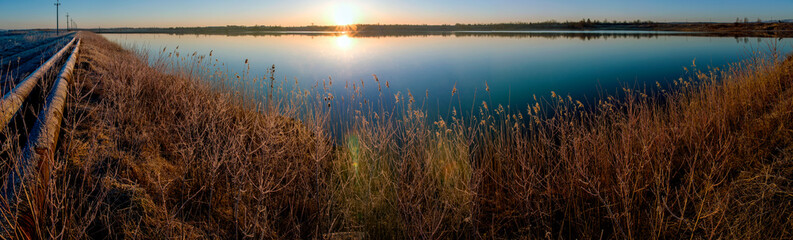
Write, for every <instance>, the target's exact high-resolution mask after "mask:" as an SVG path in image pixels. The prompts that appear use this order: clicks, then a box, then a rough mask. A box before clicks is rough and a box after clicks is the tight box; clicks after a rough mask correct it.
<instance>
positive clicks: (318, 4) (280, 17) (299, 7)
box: [0, 0, 793, 29]
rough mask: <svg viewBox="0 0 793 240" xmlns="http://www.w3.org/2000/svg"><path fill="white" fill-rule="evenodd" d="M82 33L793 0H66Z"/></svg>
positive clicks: (647, 12) (12, 20)
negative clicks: (347, 16) (343, 17)
mask: <svg viewBox="0 0 793 240" xmlns="http://www.w3.org/2000/svg"><path fill="white" fill-rule="evenodd" d="M54 2H55V1H54V0H0V29H19V28H52V27H54V25H55V6H53V3H54ZM61 3H62V5H61V11H60V13H61V14H60V16H61V24H62V25H65V16H66V12H68V13H69V14H70V15H71V16H73V17H74V19H75V20H76V21H77V23H78V26H79V27H91V28H93V27H150V26H151V27H171V26H221V25H230V24H231V25H283V26H298V25H300V26H302V25H310V24H312V23H314V24H317V25H326V24H334V23H335V22H334V19H337V16H334V15H339V14H340V13H339V12H340V11H339V10H336V9H339V6H348V7H346V8H349V9H353V10H347V11H342V12H343V13H341V14H348V12H352V13H349V14H352V15H354V16H353V17H354V19H355V22H356V23H383V24H386V23H406V24H417V23H427V24H442V23H448V24H454V23H490V22H514V21H545V20H550V19H556V20H562V21H563V20H578V19H581V18H592V19H606V18H608V19H610V20H612V19H617V20H635V19H643V20H654V21H723V22H732V21H734V20H735V18H736V17H740V18H744V17H747V18H749V19H750V20H752V21H754V20H756V19H757V18H762V19H764V20H765V19H790V18H793V0H699V1H697V0H653V1H646V0H520V1H519V0H401V1H396V0H394V1H371V0H370V1H364V0H336V1H333V0H331V1H309V0H279V1H267V0H265V1H262V0H259V1H256V0H191V1H188V0H63V1H61Z"/></svg>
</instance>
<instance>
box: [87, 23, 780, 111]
mask: <svg viewBox="0 0 793 240" xmlns="http://www.w3.org/2000/svg"><path fill="white" fill-rule="evenodd" d="M103 36H105V37H106V38H108V39H110V40H112V41H115V42H117V43H120V44H122V45H125V46H135V47H138V48H143V49H144V50H148V51H150V53H152V54H154V55H156V54H157V53H159V52H160V51H162V49H163V48H164V47H168V49H169V50H173V49H174V48H176V47H177V46H179V51H180V52H181V53H182V54H191V53H193V52H198V54H203V55H207V54H209V52H210V51H212V52H213V57H216V58H218V59H219V61H220V62H224V63H225V64H226V66H228V69H229V70H230V71H232V72H243V71H245V70H246V65H245V64H244V62H245V60H246V59H248V60H249V63H250V67H251V71H252V74H253V75H255V76H264V75H265V71H266V69H268V68H269V67H270V66H271V65H275V67H276V78H278V79H283V78H286V79H289V80H290V81H291V80H293V79H294V78H297V79H298V80H299V81H298V82H299V84H300V85H301V87H311V86H314V85H315V84H317V82H319V86H322V81H323V80H326V79H328V77H331V78H332V79H333V81H334V85H333V88H335V89H339V88H344V87H345V82H347V83H349V84H352V83H358V84H360V81H361V80H363V81H364V82H365V83H366V84H367V85H366V88H365V91H366V92H367V93H366V94H367V96H377V87H376V83H374V80H373V78H372V74H376V75H377V76H378V77H379V79H380V80H381V82H385V81H388V82H389V83H390V89H389V92H388V94H389V95H393V94H395V93H396V92H401V93H402V95H406V93H407V91H411V92H412V93H413V95H415V96H416V98H417V101H419V102H425V100H424V98H425V95H428V96H429V98H427V99H426V102H425V103H426V109H427V110H428V111H429V112H431V113H437V112H441V113H447V112H448V110H449V106H450V102H452V103H453V104H451V105H454V106H460V108H462V109H466V108H468V109H470V107H471V104H475V103H481V101H482V100H487V101H489V102H490V104H491V105H495V104H502V105H505V106H506V105H509V106H512V107H513V108H517V109H520V110H523V111H525V109H526V106H527V105H528V104H532V105H533V103H534V97H533V96H534V95H537V97H538V98H541V97H545V98H548V97H549V96H550V92H551V91H555V93H556V94H559V95H562V96H566V95H570V96H571V97H573V98H574V99H579V100H582V102H586V103H592V102H597V99H598V96H601V95H602V94H603V93H615V92H617V91H618V89H621V88H622V87H623V86H630V87H634V88H645V87H647V89H648V90H652V89H656V87H655V86H656V82H659V83H661V84H662V85H664V86H668V85H669V83H670V82H671V81H672V80H675V79H679V78H680V77H681V76H683V75H684V74H686V72H685V70H684V67H685V68H688V69H691V67H692V65H693V64H694V63H696V66H697V67H698V68H699V69H701V70H707V66H713V67H724V66H726V65H728V64H730V63H733V62H736V61H740V60H742V59H745V58H747V57H751V56H752V55H753V54H752V52H754V51H757V50H763V51H767V50H768V49H769V45H770V44H774V43H776V44H777V45H779V46H781V48H782V49H783V51H784V52H790V50H791V46H793V42H792V41H791V39H774V38H733V37H706V36H690V35H685V34H679V33H669V34H658V33H654V32H639V33H632V32H571V31H566V32H553V31H545V32H519V33H516V32H501V33H485V32H458V33H452V34H438V35H412V36H410V35H408V36H366V37H357V36H350V35H346V34H344V33H283V34H275V35H239V36H225V35H170V34H103ZM370 83H371V84H370ZM486 85H487V86H489V88H490V92H489V94H488V93H487V92H486V91H485V90H486ZM358 86H360V85H358ZM455 86H456V89H457V92H458V93H457V94H456V95H455V97H454V98H452V96H451V95H452V89H453V88H454V87H455ZM383 88H385V87H383ZM390 99H392V100H393V97H391V98H390Z"/></svg>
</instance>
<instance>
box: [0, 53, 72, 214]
mask: <svg viewBox="0 0 793 240" xmlns="http://www.w3.org/2000/svg"><path fill="white" fill-rule="evenodd" d="M70 46H73V49H72V51H71V55H70V56H69V58H68V59H67V60H66V62H65V63H64V64H63V67H62V68H61V70H60V72H59V74H58V76H57V78H56V79H55V81H54V82H53V84H52V88H51V89H50V90H49V93H48V95H47V98H46V99H45V103H44V107H43V109H42V110H41V112H40V113H39V114H38V116H37V119H36V123H35V124H34V125H33V129H32V130H31V132H30V134H29V135H28V138H27V139H28V141H27V144H26V146H25V148H24V149H23V151H22V158H21V159H18V161H16V162H14V163H13V165H12V167H11V168H10V169H9V171H10V172H9V173H8V179H7V180H6V183H5V189H4V192H3V193H2V194H3V197H4V199H6V200H7V201H9V205H11V206H13V205H14V204H13V202H15V201H16V200H17V199H16V198H17V194H18V193H19V191H20V190H21V189H22V187H23V186H30V185H23V184H27V183H30V182H31V181H33V180H39V181H40V182H39V183H41V185H38V186H42V187H44V188H46V187H45V186H47V185H48V183H49V178H50V168H51V166H52V160H53V155H54V152H55V147H56V145H57V141H58V134H59V133H60V129H61V122H62V120H63V111H64V107H65V104H66V97H67V93H68V85H69V83H70V82H71V79H72V75H73V71H74V67H75V65H76V63H77V56H78V54H79V51H80V40H77V39H72V41H71V42H69V44H67V45H66V47H64V49H61V50H60V51H59V52H58V53H57V54H55V56H53V57H52V58H51V59H50V60H48V61H47V63H45V64H44V65H42V67H40V68H39V70H42V69H43V71H39V70H37V71H36V72H34V73H33V74H31V75H30V76H29V77H28V79H25V81H24V82H23V83H21V84H20V85H23V84H28V85H30V86H28V85H25V86H23V87H26V89H27V88H29V89H27V90H26V92H20V93H19V94H18V95H14V97H15V98H14V100H15V102H14V103H15V104H17V105H13V106H11V107H15V106H16V108H17V109H18V108H19V107H18V105H21V104H22V102H23V101H24V97H22V93H25V95H27V94H29V93H30V91H31V90H30V89H33V87H34V86H35V85H36V84H35V82H36V81H37V80H38V79H39V78H41V76H43V74H44V72H46V71H48V69H49V68H52V67H53V65H54V64H55V63H56V62H58V61H57V60H58V59H60V58H61V57H62V55H63V53H64V52H66V49H68V48H69V47H70ZM48 64H49V65H48ZM37 73H38V74H40V75H36V76H34V75H35V74H37ZM31 77H33V78H31ZM29 79H31V81H28V80H29ZM28 82H32V83H28ZM17 87H19V85H18V86H17ZM14 90H16V88H15V89H14ZM12 93H13V91H12ZM3 100H5V97H4V99H3ZM17 102H18V103H17ZM3 111H5V110H3ZM14 112H16V110H14V111H13V112H11V114H10V115H11V117H13V115H14V114H13V113H14ZM6 113H7V112H4V115H3V116H5V114H6ZM5 122H6V123H7V121H5ZM35 172H38V173H39V175H38V176H39V177H38V178H35V176H36V174H34V173H35ZM39 190H41V189H39Z"/></svg>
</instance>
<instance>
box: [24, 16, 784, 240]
mask: <svg viewBox="0 0 793 240" xmlns="http://www.w3.org/2000/svg"><path fill="white" fill-rule="evenodd" d="M78 36H80V37H81V38H83V41H84V43H83V46H82V47H81V48H82V49H81V51H83V52H84V54H83V53H81V54H82V55H81V56H80V59H79V61H78V63H77V69H76V73H75V76H76V79H75V81H74V84H73V86H71V87H70V92H72V93H71V94H70V97H69V98H68V101H67V102H68V104H67V110H66V113H65V114H64V123H63V126H64V130H63V134H62V135H61V141H59V142H61V143H60V149H61V150H60V151H58V155H57V156H56V159H57V160H58V162H59V164H58V166H57V167H56V170H55V171H53V175H54V178H55V179H56V180H57V181H54V182H55V184H56V186H55V187H54V188H53V189H55V190H54V191H52V192H49V194H51V195H50V196H48V199H62V200H61V201H57V202H48V203H49V204H52V205H45V206H46V209H48V210H46V211H42V212H41V213H40V214H47V213H52V215H51V217H45V216H48V215H41V216H37V217H39V218H40V219H44V220H46V221H48V220H49V219H58V221H56V222H55V223H53V224H51V225H52V226H57V227H54V228H53V229H54V230H59V231H60V230H63V232H64V233H65V234H66V235H68V236H74V237H75V238H85V237H96V236H114V237H119V238H173V237H179V236H181V237H188V238H233V237H237V238H239V237H261V238H302V239H309V238H333V237H334V236H357V237H358V238H360V237H361V236H364V237H366V236H368V237H372V238H378V237H382V238H396V239H399V238H411V237H416V238H418V237H427V238H433V239H437V238H465V237H470V236H484V237H487V236H490V237H503V238H518V237H526V238H542V237H547V236H554V237H559V238H587V237H592V236H601V237H605V238H638V237H641V236H654V237H658V238H664V237H665V236H666V237H672V238H674V236H697V237H708V236H709V235H710V234H711V233H713V234H715V235H718V236H721V237H725V238H754V237H759V236H766V237H779V238H785V237H790V236H791V233H790V232H789V231H788V230H786V229H789V228H787V227H788V226H791V224H793V219H791V218H790V217H789V216H790V215H791V214H793V205H790V203H791V201H793V197H791V196H790V195H789V193H790V192H793V168H791V167H790V166H793V111H791V109H793V97H791V96H793V60H791V59H793V58H788V60H785V61H784V62H777V61H773V62H763V61H760V60H762V59H759V60H758V61H756V62H755V63H756V64H755V65H751V66H741V68H737V69H732V70H725V73H728V75H727V76H729V78H724V79H723V78H721V77H719V78H709V76H708V75H707V74H705V73H703V74H702V75H700V74H697V76H698V77H699V78H698V79H686V80H685V81H684V80H681V81H680V82H679V84H680V87H679V88H677V89H673V90H670V92H668V93H664V94H665V95H664V99H647V98H646V97H643V96H642V95H641V94H643V93H636V92H631V91H627V90H626V98H625V99H622V100H608V101H605V100H604V101H603V102H601V105H600V106H598V107H596V109H593V110H592V111H591V112H590V111H582V110H581V109H579V108H578V107H577V106H578V105H577V104H576V103H575V102H574V100H573V99H570V100H567V99H566V98H564V97H562V96H553V98H552V100H553V101H550V102H549V103H547V104H539V103H537V105H535V106H534V108H532V109H529V110H528V112H525V113H516V114H510V113H504V111H503V109H502V110H501V111H499V109H498V108H496V106H490V108H489V107H488V105H487V103H483V106H481V107H479V108H478V110H480V111H481V112H482V115H481V119H472V120H466V121H463V120H461V119H455V120H450V121H449V122H445V121H444V120H440V121H436V120H433V119H426V118H424V117H425V116H424V115H422V114H420V113H418V112H416V111H420V110H421V109H415V108H413V107H414V105H411V104H412V102H411V101H410V100H409V99H401V101H400V99H399V98H397V99H396V101H399V102H400V104H401V105H399V106H400V107H399V108H396V109H394V111H400V113H407V114H404V115H397V114H394V113H387V112H376V113H374V114H365V113H363V114H359V115H355V118H354V119H355V120H351V121H355V124H354V125H352V127H351V128H350V129H328V128H327V126H328V124H327V123H326V122H323V121H325V118H324V116H325V115H324V114H325V113H324V112H323V107H324V106H325V104H330V102H331V101H334V97H332V96H330V97H328V96H327V95H323V92H322V91H321V90H320V89H317V91H318V93H317V94H315V93H311V95H309V94H308V93H306V95H305V96H302V94H297V96H296V97H295V98H283V99H277V100H279V101H280V102H288V103H296V102H298V103H299V102H304V103H306V105H298V104H296V105H287V106H285V107H279V106H271V105H267V106H265V107H266V108H264V107H262V106H255V105H252V104H246V103H248V102H247V99H242V98H241V97H238V96H235V95H233V94H232V93H229V92H223V91H222V90H218V89H213V88H212V87H210V86H208V85H207V84H206V83H202V82H200V81H198V80H196V77H197V76H196V75H192V74H191V73H186V72H180V71H179V69H172V68H168V67H167V66H165V65H156V64H154V65H150V64H149V63H148V62H146V61H144V60H142V59H141V58H140V56H137V55H136V54H135V53H133V51H132V50H130V49H123V48H122V47H120V46H119V45H118V44H115V43H112V42H109V41H108V40H107V39H105V38H104V37H102V36H101V35H98V34H94V33H86V32H81V33H78ZM169 55H170V54H169ZM174 58H176V59H177V60H178V58H179V55H178V54H174ZM165 60H166V61H168V60H171V61H172V60H174V59H165ZM192 64H196V63H192ZM188 66H197V65H188ZM189 69H192V68H189ZM169 72H171V73H172V74H169ZM712 76H714V75H711V77H712ZM273 79H275V78H274V77H273ZM375 81H377V80H375ZM378 83H379V82H377V83H375V82H372V84H378ZM676 83H678V82H676ZM367 84H370V83H367ZM411 97H412V96H411ZM389 98H390V96H389ZM403 98H405V97H403ZM292 100H300V101H292ZM237 101H239V102H237ZM336 101H337V100H336ZM240 102H241V103H242V104H240ZM312 102H317V103H312ZM311 104H317V106H314V105H311ZM579 104H580V103H579ZM263 109H264V110H263ZM294 109H302V110H303V111H307V112H308V115H306V116H309V117H307V118H304V119H302V120H299V121H296V120H293V119H300V118H298V115H297V114H295V113H294V111H295V110H294ZM260 110H263V111H260ZM351 110H357V109H351ZM546 111H549V112H553V113H555V115H556V116H558V117H556V118H552V119H548V118H544V117H542V116H541V113H544V112H546ZM350 112H353V111H350ZM378 113H379V115H377V114H378ZM518 114H520V115H518ZM394 116H398V117H397V118H396V119H391V118H390V117H394ZM519 119H520V120H519ZM523 119H529V121H528V122H529V124H526V125H524V124H523V123H522V121H523ZM335 130H343V131H344V132H349V133H351V134H350V135H349V136H348V137H347V138H345V139H344V140H343V141H339V142H334V141H333V140H332V138H331V137H329V136H330V132H333V131H335ZM86 199H88V200H89V201H85V200H86ZM34 202H35V201H34ZM734 206H742V207H734ZM56 223H57V224H56ZM58 224H63V225H58ZM51 225H50V224H49V223H45V224H43V225H42V226H38V227H40V228H42V229H37V230H49V229H48V227H49V226H51ZM439 228H440V230H439ZM22 230H24V229H22ZM22 230H20V231H22ZM40 232H48V231H40ZM25 233H27V232H25ZM30 236H37V235H30Z"/></svg>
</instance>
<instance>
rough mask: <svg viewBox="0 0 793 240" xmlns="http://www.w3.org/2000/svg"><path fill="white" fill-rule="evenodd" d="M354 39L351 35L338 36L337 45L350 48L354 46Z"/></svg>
mask: <svg viewBox="0 0 793 240" xmlns="http://www.w3.org/2000/svg"><path fill="white" fill-rule="evenodd" d="M352 41H353V39H352V38H350V36H347V35H346V34H345V35H341V36H337V37H336V46H338V47H339V48H340V49H349V48H350V47H351V46H352Z"/></svg>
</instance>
